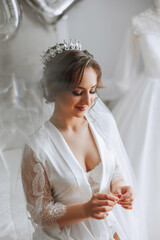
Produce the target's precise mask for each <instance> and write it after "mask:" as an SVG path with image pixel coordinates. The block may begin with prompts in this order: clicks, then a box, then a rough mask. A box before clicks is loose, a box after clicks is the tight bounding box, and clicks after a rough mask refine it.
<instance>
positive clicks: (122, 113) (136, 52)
mask: <svg viewBox="0 0 160 240" xmlns="http://www.w3.org/2000/svg"><path fill="white" fill-rule="evenodd" d="M125 45H126V49H125V51H124V53H123V54H122V58H123V60H122V59H121V63H120V65H119V68H118V70H117V72H116V78H115V79H114V80H113V83H114V84H115V86H116V87H117V89H119V92H121V93H123V94H121V96H120V97H119V99H118V100H116V101H112V103H111V104H112V113H113V115H114V117H115V120H116V123H117V126H118V129H119V131H120V135H121V137H122V141H123V143H124V146H125V148H126V151H127V153H128V155H129V158H130V160H131V163H132V166H133V170H134V172H135V175H136V178H137V181H138V189H139V192H140V196H141V214H142V215H143V216H145V219H146V221H147V230H148V233H149V239H154V240H159V239H160V229H159V227H160V224H159V216H160V205H159V199H160V125H159V124H160V12H159V15H158V13H157V14H156V13H155V12H154V10H153V9H149V10H146V11H145V12H144V13H141V14H140V15H138V16H136V17H134V18H133V19H132V28H131V30H130V33H129V34H128V37H127V42H126V43H125ZM142 63H143V64H142ZM140 65H141V66H140ZM139 66H140V67H139ZM142 69H143V70H142ZM116 87H115V89H116ZM117 93H118V91H117ZM114 94H115V93H114ZM115 95H116V94H115Z"/></svg>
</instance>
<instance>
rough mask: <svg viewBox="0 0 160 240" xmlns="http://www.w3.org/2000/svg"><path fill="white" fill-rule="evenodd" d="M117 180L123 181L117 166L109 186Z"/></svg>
mask: <svg viewBox="0 0 160 240" xmlns="http://www.w3.org/2000/svg"><path fill="white" fill-rule="evenodd" d="M118 180H123V177H122V175H121V173H120V170H119V168H118V166H117V165H116V167H115V170H114V173H113V176H112V181H111V184H113V183H114V182H117V181H118Z"/></svg>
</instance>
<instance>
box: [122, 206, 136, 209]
mask: <svg viewBox="0 0 160 240" xmlns="http://www.w3.org/2000/svg"><path fill="white" fill-rule="evenodd" d="M121 207H122V208H124V209H127V210H132V209H133V207H124V206H121Z"/></svg>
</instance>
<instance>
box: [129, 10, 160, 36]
mask: <svg viewBox="0 0 160 240" xmlns="http://www.w3.org/2000/svg"><path fill="white" fill-rule="evenodd" d="M131 28H132V32H133V34H134V35H135V36H140V35H143V34H147V33H154V34H158V35H159V34H160V14H158V13H156V11H155V10H154V9H148V10H146V11H145V12H143V13H140V14H139V15H138V16H136V17H134V18H133V19H132V27H131Z"/></svg>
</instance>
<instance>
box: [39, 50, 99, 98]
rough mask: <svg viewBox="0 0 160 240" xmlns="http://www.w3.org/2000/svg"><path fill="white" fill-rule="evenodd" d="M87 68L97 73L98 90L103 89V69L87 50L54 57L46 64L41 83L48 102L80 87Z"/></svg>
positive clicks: (73, 51) (69, 51) (64, 53)
mask: <svg viewBox="0 0 160 240" xmlns="http://www.w3.org/2000/svg"><path fill="white" fill-rule="evenodd" d="M87 67H92V68H93V69H94V70H95V71H96V72H97V88H102V87H103V85H102V82H101V77H102V71H101V67H100V65H99V64H98V63H97V62H96V61H95V60H94V59H93V56H92V55H91V54H90V53H89V52H88V51H87V50H84V51H79V50H67V51H64V52H62V53H60V54H58V55H57V56H56V57H53V58H52V59H51V60H50V61H49V62H48V63H47V64H46V67H45V69H44V72H43V77H42V81H41V87H42V90H43V97H44V98H45V99H46V102H53V101H54V98H55V96H56V95H57V94H58V93H60V92H64V91H68V90H73V89H75V88H76V87H78V86H79V85H80V83H81V81H82V78H83V73H84V70H85V68H87Z"/></svg>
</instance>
